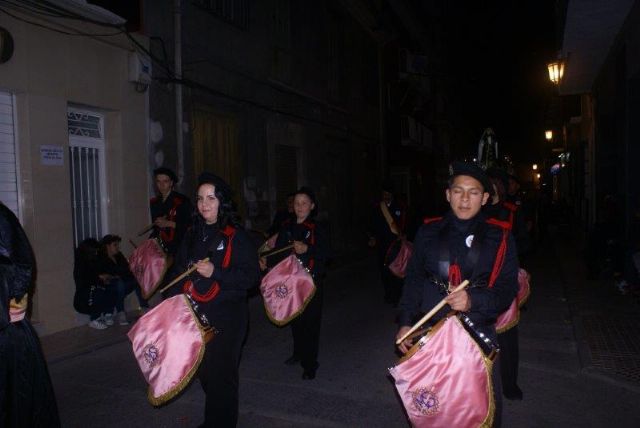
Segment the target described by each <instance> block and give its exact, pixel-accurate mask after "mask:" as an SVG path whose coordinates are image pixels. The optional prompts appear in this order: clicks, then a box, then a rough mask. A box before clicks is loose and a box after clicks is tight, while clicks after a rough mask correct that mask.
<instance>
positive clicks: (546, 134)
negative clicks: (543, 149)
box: [544, 130, 553, 141]
mask: <svg viewBox="0 0 640 428" xmlns="http://www.w3.org/2000/svg"><path fill="white" fill-rule="evenodd" d="M544 138H545V140H547V141H551V140H553V131H551V130H546V131H544Z"/></svg>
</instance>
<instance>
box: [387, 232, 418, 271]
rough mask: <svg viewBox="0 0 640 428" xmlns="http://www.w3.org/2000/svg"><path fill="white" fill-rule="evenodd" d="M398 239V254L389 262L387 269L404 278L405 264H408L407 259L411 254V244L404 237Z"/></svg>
mask: <svg viewBox="0 0 640 428" xmlns="http://www.w3.org/2000/svg"><path fill="white" fill-rule="evenodd" d="M398 241H399V245H400V249H399V250H398V255H397V256H396V257H395V258H394V259H393V261H392V262H391V263H389V270H390V271H391V273H393V274H394V275H395V276H397V277H398V278H404V277H405V273H406V271H407V264H409V259H410V258H411V255H412V254H413V244H412V243H411V242H409V241H407V240H406V239H399V240H398ZM398 241H397V242H398Z"/></svg>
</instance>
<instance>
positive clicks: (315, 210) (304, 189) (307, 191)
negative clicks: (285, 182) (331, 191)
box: [294, 186, 318, 218]
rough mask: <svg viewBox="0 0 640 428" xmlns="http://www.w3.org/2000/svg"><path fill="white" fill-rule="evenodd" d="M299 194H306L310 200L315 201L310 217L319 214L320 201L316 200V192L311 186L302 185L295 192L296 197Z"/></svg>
mask: <svg viewBox="0 0 640 428" xmlns="http://www.w3.org/2000/svg"><path fill="white" fill-rule="evenodd" d="M297 195H306V196H307V197H308V198H309V200H311V202H312V203H313V209H312V210H311V212H310V213H309V218H313V217H315V216H316V214H318V202H317V201H316V193H315V192H314V191H313V189H312V188H311V187H308V186H302V187H301V188H299V189H298V190H297V191H296V192H295V193H294V197H295V196H297Z"/></svg>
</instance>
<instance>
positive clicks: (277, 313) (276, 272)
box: [260, 254, 316, 326]
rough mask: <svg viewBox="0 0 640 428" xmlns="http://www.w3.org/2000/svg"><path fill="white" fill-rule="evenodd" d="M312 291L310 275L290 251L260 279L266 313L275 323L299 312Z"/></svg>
mask: <svg viewBox="0 0 640 428" xmlns="http://www.w3.org/2000/svg"><path fill="white" fill-rule="evenodd" d="M315 292H316V286H315V284H314V282H313V277H312V276H311V274H309V271H308V270H307V269H306V268H305V267H304V266H303V264H302V262H300V260H298V258H297V257H296V256H295V255H293V254H291V255H289V256H288V257H287V258H285V259H284V260H282V261H281V262H280V263H278V264H277V265H275V266H274V267H273V269H271V270H270V271H269V273H267V274H266V275H265V276H264V278H263V279H262V282H261V283H260V293H261V294H262V297H263V300H264V307H265V310H266V313H267V316H268V317H269V319H270V320H271V322H273V323H274V324H276V325H279V326H281V325H284V324H287V323H288V322H290V321H291V320H293V319H294V318H295V317H297V316H298V315H300V314H301V313H302V312H303V311H304V308H305V307H306V306H307V304H308V303H309V301H311V299H312V298H313V296H314V294H315Z"/></svg>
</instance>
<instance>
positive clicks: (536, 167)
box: [531, 163, 538, 171]
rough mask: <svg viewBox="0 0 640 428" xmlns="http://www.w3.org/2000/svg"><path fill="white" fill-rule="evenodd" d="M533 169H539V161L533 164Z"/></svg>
mask: <svg viewBox="0 0 640 428" xmlns="http://www.w3.org/2000/svg"><path fill="white" fill-rule="evenodd" d="M531 169H533V170H534V171H535V170H536V169H538V164H537V163H534V164H533V166H532V167H531Z"/></svg>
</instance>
